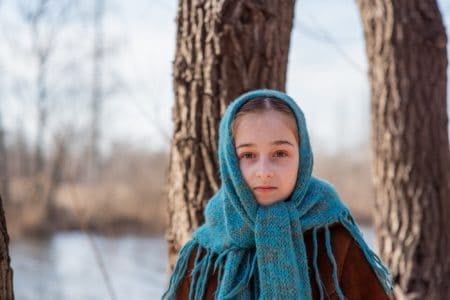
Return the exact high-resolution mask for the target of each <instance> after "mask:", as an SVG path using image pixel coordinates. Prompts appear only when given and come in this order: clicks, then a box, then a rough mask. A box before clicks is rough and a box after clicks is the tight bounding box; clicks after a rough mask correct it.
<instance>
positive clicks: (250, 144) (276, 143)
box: [236, 140, 294, 149]
mask: <svg viewBox="0 0 450 300" xmlns="http://www.w3.org/2000/svg"><path fill="white" fill-rule="evenodd" d="M270 144H271V145H275V146H278V145H290V146H292V147H294V145H292V143H291V142H289V141H286V140H276V141H273V142H272V143H270ZM252 146H255V144H252V143H245V144H240V145H239V146H237V147H236V149H239V148H243V147H252Z"/></svg>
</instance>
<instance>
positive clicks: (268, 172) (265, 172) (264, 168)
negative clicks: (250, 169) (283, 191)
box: [256, 159, 273, 179]
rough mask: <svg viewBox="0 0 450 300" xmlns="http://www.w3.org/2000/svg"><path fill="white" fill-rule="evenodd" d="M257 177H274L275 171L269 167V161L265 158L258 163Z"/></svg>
mask: <svg viewBox="0 0 450 300" xmlns="http://www.w3.org/2000/svg"><path fill="white" fill-rule="evenodd" d="M256 177H258V178H261V179H267V178H272V177H273V171H272V169H271V168H270V167H269V164H268V162H266V161H265V160H264V159H261V161H260V162H259V164H258V169H257V170H256Z"/></svg>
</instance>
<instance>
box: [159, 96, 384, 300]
mask: <svg viewBox="0 0 450 300" xmlns="http://www.w3.org/2000/svg"><path fill="white" fill-rule="evenodd" d="M219 165H220V176H221V180H222V186H221V188H220V189H219V191H218V192H217V193H216V194H215V195H214V196H213V197H212V198H211V199H210V201H209V202H208V204H207V206H206V209H205V224H204V225H203V226H201V227H200V228H199V229H198V230H197V231H196V232H194V234H193V238H192V240H191V241H189V242H188V243H187V244H186V245H185V246H184V247H183V248H182V250H181V251H180V253H179V257H178V261H177V264H176V266H175V270H174V272H173V274H172V277H171V280H170V285H169V288H168V290H167V291H166V293H165V294H164V295H163V298H169V299H213V298H215V299H388V295H387V294H389V293H390V292H391V289H392V284H391V279H390V275H389V272H388V270H387V269H386V267H385V266H384V265H383V263H382V262H381V261H380V259H379V258H378V257H377V256H376V255H375V254H374V253H373V252H372V251H371V250H370V249H369V247H368V246H367V244H366V243H365V242H364V240H363V238H362V236H361V233H360V231H359V229H358V227H357V225H356V224H355V222H354V221H353V218H352V216H351V214H350V212H349V210H348V209H347V208H346V207H345V206H344V205H343V204H342V202H341V200H340V199H339V196H338V194H337V193H336V191H335V190H334V188H333V187H332V186H331V185H329V184H328V183H326V182H324V181H322V180H320V179H318V178H315V177H313V176H312V175H311V173H312V167H313V155H312V150H311V146H310V143H309V138H308V132H307V128H306V123H305V118H304V116H303V113H302V111H301V110H300V108H299V107H298V106H297V104H296V103H295V102H294V101H293V100H292V99H291V98H290V97H289V96H287V95H286V94H284V93H282V92H279V91H275V90H256V91H251V92H248V93H245V94H243V95H241V96H240V97H238V98H237V99H236V100H235V101H233V102H232V103H231V104H230V106H229V107H228V108H227V110H226V112H225V114H224V116H223V118H222V120H221V123H220V131H219Z"/></svg>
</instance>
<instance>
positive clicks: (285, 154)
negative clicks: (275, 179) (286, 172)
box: [273, 150, 288, 157]
mask: <svg viewBox="0 0 450 300" xmlns="http://www.w3.org/2000/svg"><path fill="white" fill-rule="evenodd" d="M273 156H275V157H286V156H288V154H287V152H286V151H282V150H278V151H275V153H274V155H273Z"/></svg>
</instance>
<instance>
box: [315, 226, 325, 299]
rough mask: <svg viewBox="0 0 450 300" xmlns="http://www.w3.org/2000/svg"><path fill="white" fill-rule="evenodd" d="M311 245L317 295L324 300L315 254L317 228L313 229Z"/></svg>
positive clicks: (316, 250) (316, 248)
mask: <svg viewBox="0 0 450 300" xmlns="http://www.w3.org/2000/svg"><path fill="white" fill-rule="evenodd" d="M313 245H314V252H313V265H314V274H315V275H316V276H315V277H316V282H317V287H318V288H319V293H320V300H323V299H324V294H323V290H324V287H323V283H322V279H321V277H320V273H319V266H318V265H317V252H318V246H317V227H314V229H313Z"/></svg>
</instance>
